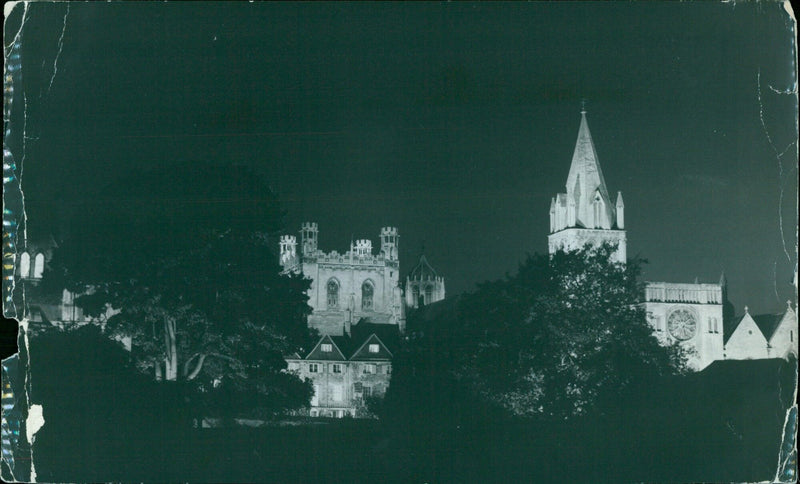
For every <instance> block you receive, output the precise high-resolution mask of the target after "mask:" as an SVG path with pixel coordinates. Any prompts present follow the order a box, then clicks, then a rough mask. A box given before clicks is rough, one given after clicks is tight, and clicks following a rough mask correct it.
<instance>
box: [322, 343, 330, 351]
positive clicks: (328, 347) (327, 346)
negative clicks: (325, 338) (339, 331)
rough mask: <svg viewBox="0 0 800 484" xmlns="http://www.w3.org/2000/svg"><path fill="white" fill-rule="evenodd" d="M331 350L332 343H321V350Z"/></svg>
mask: <svg viewBox="0 0 800 484" xmlns="http://www.w3.org/2000/svg"><path fill="white" fill-rule="evenodd" d="M332 351H333V345H332V344H330V343H322V352H323V353H330V352H332Z"/></svg>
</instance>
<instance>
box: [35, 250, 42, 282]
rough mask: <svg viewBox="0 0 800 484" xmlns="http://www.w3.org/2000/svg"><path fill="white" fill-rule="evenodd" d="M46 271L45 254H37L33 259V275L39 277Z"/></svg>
mask: <svg viewBox="0 0 800 484" xmlns="http://www.w3.org/2000/svg"><path fill="white" fill-rule="evenodd" d="M43 272H44V254H41V253H40V254H36V258H35V259H34V261H33V277H34V278H36V279H39V278H41V277H42V273H43Z"/></svg>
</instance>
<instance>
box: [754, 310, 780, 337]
mask: <svg viewBox="0 0 800 484" xmlns="http://www.w3.org/2000/svg"><path fill="white" fill-rule="evenodd" d="M784 315H786V313H781V314H759V315H756V316H752V318H753V321H755V323H756V326H758V329H760V330H761V334H763V335H764V337H765V338H766V339H767V341H769V340H770V338H772V335H773V334H775V330H776V329H778V326H779V325H780V323H781V321H783V317H784Z"/></svg>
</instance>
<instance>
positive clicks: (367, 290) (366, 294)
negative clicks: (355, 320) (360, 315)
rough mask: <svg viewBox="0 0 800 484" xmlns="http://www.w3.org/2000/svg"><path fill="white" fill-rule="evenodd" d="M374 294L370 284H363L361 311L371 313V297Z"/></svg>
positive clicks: (367, 282)
mask: <svg viewBox="0 0 800 484" xmlns="http://www.w3.org/2000/svg"><path fill="white" fill-rule="evenodd" d="M374 292H375V288H373V287H372V283H370V282H369V281H366V282H364V284H362V285H361V310H362V311H372V295H373V294H374Z"/></svg>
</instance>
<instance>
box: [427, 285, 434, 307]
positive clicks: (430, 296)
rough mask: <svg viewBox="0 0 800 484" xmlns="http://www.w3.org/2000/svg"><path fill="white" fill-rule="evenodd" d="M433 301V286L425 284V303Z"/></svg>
mask: <svg viewBox="0 0 800 484" xmlns="http://www.w3.org/2000/svg"><path fill="white" fill-rule="evenodd" d="M432 302H433V287H432V286H425V304H430V303H432Z"/></svg>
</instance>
